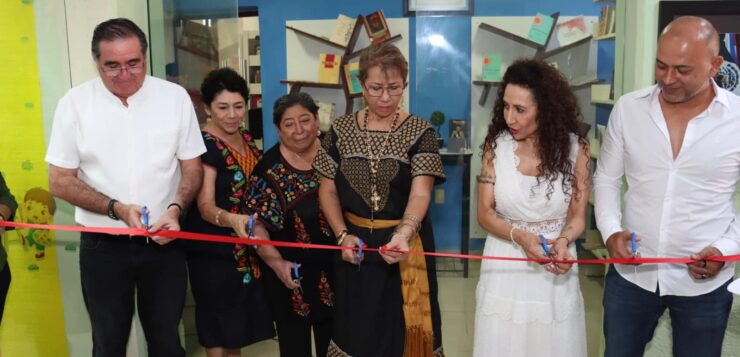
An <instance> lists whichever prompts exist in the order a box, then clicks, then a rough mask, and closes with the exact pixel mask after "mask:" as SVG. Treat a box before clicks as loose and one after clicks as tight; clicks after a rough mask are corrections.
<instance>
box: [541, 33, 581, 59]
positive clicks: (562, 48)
mask: <svg viewBox="0 0 740 357" xmlns="http://www.w3.org/2000/svg"><path fill="white" fill-rule="evenodd" d="M587 42H591V35H588V36H586V37H584V38H582V39H580V40H578V41H575V42H571V43H569V44H567V45H565V46H560V47H558V48H555V49H553V50H550V51H546V52H542V53H541V54H539V55H537V56H535V57H536V58H539V59H545V58H548V57H552V56H554V55H556V54H558V53H561V52H564V51H567V50H569V49H571V48H574V47H578V46H580V45H582V44H584V43H587Z"/></svg>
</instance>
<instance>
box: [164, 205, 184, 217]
mask: <svg viewBox="0 0 740 357" xmlns="http://www.w3.org/2000/svg"><path fill="white" fill-rule="evenodd" d="M172 206H175V207H177V209H179V210H180V213H179V214H178V215H180V214H182V206H180V204H179V203H177V202H172V203H170V204H169V205H168V206H167V209H170V207H172Z"/></svg>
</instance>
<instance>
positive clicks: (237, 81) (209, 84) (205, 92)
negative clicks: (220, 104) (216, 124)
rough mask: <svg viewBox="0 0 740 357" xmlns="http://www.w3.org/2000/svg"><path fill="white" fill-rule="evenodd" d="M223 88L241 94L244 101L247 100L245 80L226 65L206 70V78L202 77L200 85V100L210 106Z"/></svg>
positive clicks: (247, 93) (247, 92) (247, 89)
mask: <svg viewBox="0 0 740 357" xmlns="http://www.w3.org/2000/svg"><path fill="white" fill-rule="evenodd" d="M225 90H226V91H229V92H232V93H239V94H241V95H242V97H243V98H244V101H245V102H246V101H248V100H249V88H247V81H245V80H244V78H243V77H242V76H240V75H239V73H236V71H234V70H233V69H231V68H228V67H224V68H219V69H214V70H213V71H210V72H208V74H207V75H206V78H203V83H202V84H201V85H200V94H201V100H202V101H203V103H205V105H207V106H210V105H211V103H213V99H214V98H216V96H217V95H218V94H219V93H221V92H223V91H225Z"/></svg>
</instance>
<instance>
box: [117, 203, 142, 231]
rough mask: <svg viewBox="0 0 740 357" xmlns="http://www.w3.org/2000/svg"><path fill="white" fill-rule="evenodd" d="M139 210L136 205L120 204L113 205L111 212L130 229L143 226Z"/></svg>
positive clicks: (139, 207)
mask: <svg viewBox="0 0 740 357" xmlns="http://www.w3.org/2000/svg"><path fill="white" fill-rule="evenodd" d="M141 208H142V207H141V206H139V205H137V204H125V203H122V202H116V203H114V204H113V211H114V212H115V213H116V216H117V217H118V218H119V219H120V220H122V221H123V222H124V223H126V225H127V226H129V227H130V228H144V224H143V223H141Z"/></svg>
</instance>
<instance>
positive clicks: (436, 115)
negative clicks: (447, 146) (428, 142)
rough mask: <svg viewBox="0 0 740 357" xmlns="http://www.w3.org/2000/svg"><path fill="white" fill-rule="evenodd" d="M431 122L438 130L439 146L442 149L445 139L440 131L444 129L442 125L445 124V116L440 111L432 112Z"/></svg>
mask: <svg viewBox="0 0 740 357" xmlns="http://www.w3.org/2000/svg"><path fill="white" fill-rule="evenodd" d="M429 121H430V122H431V123H432V125H434V126H435V127H436V128H437V143H438V144H439V147H440V148H442V146H444V139H442V135H441V134H440V133H439V129H440V128H441V127H442V124H444V123H445V114H444V113H442V112H440V111H438V110H437V111H434V112H432V115H431V117H429Z"/></svg>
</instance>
